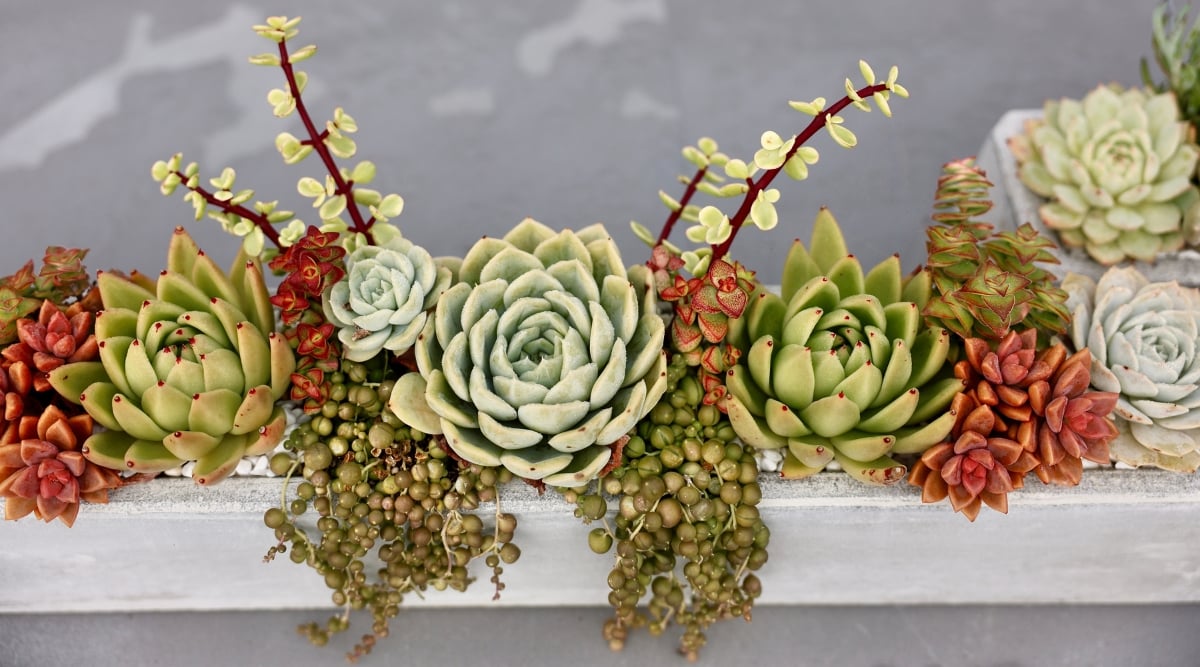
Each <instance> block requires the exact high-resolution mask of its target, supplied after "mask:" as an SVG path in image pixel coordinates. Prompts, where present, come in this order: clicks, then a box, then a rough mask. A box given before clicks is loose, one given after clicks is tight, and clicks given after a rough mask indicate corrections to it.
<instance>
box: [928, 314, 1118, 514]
mask: <svg viewBox="0 0 1200 667" xmlns="http://www.w3.org/2000/svg"><path fill="white" fill-rule="evenodd" d="M1037 333H1038V332H1037V330H1036V329H1027V330H1025V331H1024V332H1022V333H1017V332H1016V331H1010V332H1009V333H1008V335H1006V336H1005V337H1004V338H1003V339H1002V340H1001V341H1000V342H999V343H996V344H995V345H994V349H993V345H992V344H990V343H989V342H988V341H986V340H983V339H982V338H968V339H966V340H965V341H964V352H965V354H964V355H963V356H964V357H965V358H964V359H961V360H960V361H958V362H957V363H956V364H955V365H954V375H955V377H958V378H960V379H962V380H963V382H964V384H965V386H966V389H965V390H964V391H963V392H962V393H960V394H958V395H957V396H955V397H954V400H953V401H952V402H951V404H950V409H951V412H953V413H954V415H955V421H954V428H953V429H951V431H950V436H951V437H950V439H949V440H948V441H947V442H944V443H941V444H939V445H936V446H934V447H931V448H930V449H928V450H926V452H925V453H924V454H923V455H922V456H921V459H920V460H919V461H917V463H916V465H914V466H913V469H912V474H910V475H909V477H908V482H909V484H912V485H913V486H919V487H921V499H922V500H923V501H924V502H927V503H935V502H939V501H941V500H944V499H945V498H946V497H947V496H949V498H950V502H951V504H952V505H953V507H954V511H956V512H962V513H963V515H964V516H966V517H967V518H968V519H970V520H971V521H974V520H975V517H976V516H978V514H979V510H980V508H981V507H982V505H984V504H986V505H987V506H989V507H991V508H992V509H994V510H996V511H997V512H1001V513H1006V514H1007V513H1008V495H1007V494H1008V492H1009V491H1012V490H1013V489H1019V488H1022V487H1023V486H1024V480H1025V476H1026V474H1028V473H1030V472H1033V473H1034V474H1035V475H1037V477H1038V479H1040V480H1042V482H1044V483H1047V484H1049V483H1055V484H1064V485H1069V486H1073V485H1076V484H1079V481H1080V479H1081V478H1082V476H1083V459H1088V460H1090V461H1095V462H1098V463H1101V462H1105V463H1106V462H1107V461H1108V443H1109V441H1110V440H1111V439H1112V437H1113V436H1114V435H1115V434H1116V429H1115V428H1114V427H1113V424H1112V422H1111V421H1110V420H1109V419H1108V415H1109V413H1110V412H1111V411H1112V409H1113V406H1114V405H1116V402H1117V395H1116V394H1113V393H1108V392H1099V391H1089V390H1088V384H1089V379H1090V373H1089V371H1088V367H1089V366H1090V364H1091V355H1090V354H1089V352H1088V351H1087V350H1086V349H1084V350H1080V351H1079V352H1076V353H1075V354H1073V355H1070V356H1067V348H1066V346H1064V345H1062V344H1061V343H1059V344H1055V345H1051V346H1050V347H1048V348H1046V349H1044V350H1041V351H1040V352H1039V351H1038V349H1037Z"/></svg>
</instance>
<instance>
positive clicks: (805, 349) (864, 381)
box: [726, 209, 962, 484]
mask: <svg viewBox="0 0 1200 667" xmlns="http://www.w3.org/2000/svg"><path fill="white" fill-rule="evenodd" d="M929 298H930V283H929V280H928V277H927V274H924V273H918V274H915V275H914V276H913V277H912V278H910V279H909V280H907V281H906V280H904V279H903V277H902V274H901V270H900V259H899V258H898V257H895V256H893V257H890V258H888V259H887V260H884V261H883V262H882V263H881V264H879V265H878V266H876V267H875V268H873V269H872V270H871V271H869V272H867V273H866V274H864V273H863V269H862V265H861V264H860V263H859V261H858V258H857V257H855V256H854V255H851V254H849V253H848V252H847V251H846V244H845V241H844V240H843V238H842V233H841V229H840V228H839V227H838V224H837V221H836V220H835V219H834V218H833V216H832V215H831V214H830V213H829V212H828V211H827V210H824V209H823V210H822V211H821V213H820V215H818V216H817V220H816V222H815V223H814V225H813V233H812V241H811V243H810V244H809V247H808V248H805V246H804V244H803V243H801V242H799V241H797V242H796V243H794V244H793V245H792V249H791V252H789V254H788V258H787V260H786V263H785V264H784V271H783V289H782V295H781V296H776V295H774V294H769V293H766V292H763V293H760V294H758V295H757V297H756V299H755V301H754V303H752V304H751V305H750V306H749V308H748V309H747V312H746V315H745V318H744V322H745V327H746V331H745V334H746V336H747V337H748V339H749V340H750V341H752V343H751V345H750V348H749V350H748V352H747V353H746V354H745V356H744V357H742V359H741V362H740V363H739V364H738V365H737V366H735V367H734V368H733V369H731V370H730V371H729V377H728V379H727V382H726V384H727V386H728V387H729V398H728V402H727V404H726V407H727V409H728V411H729V419H730V422H731V423H732V425H733V428H734V430H735V431H737V434H738V436H739V437H740V438H741V439H742V440H743V441H744V442H746V443H747V444H749V445H752V446H754V447H758V448H762V449H781V448H786V449H787V454H786V458H785V462H784V467H783V474H784V476H785V477H806V476H808V475H811V474H814V473H816V472H819V471H821V470H823V469H824V468H825V467H826V466H827V465H828V464H829V463H831V462H833V461H837V462H838V463H839V464H840V465H841V467H842V469H843V470H845V471H846V472H847V473H849V474H851V475H852V476H854V477H855V478H856V479H859V480H861V481H864V482H868V483H874V484H891V483H894V482H897V481H899V480H901V479H903V478H904V475H905V473H906V472H907V468H906V467H905V466H904V465H903V464H901V463H900V462H899V461H897V460H896V459H894V458H892V456H891V455H892V454H919V453H921V452H923V451H924V450H925V449H927V448H928V447H930V446H932V445H934V444H937V443H938V442H940V441H941V440H942V438H944V437H945V436H946V434H947V433H949V432H950V428H951V425H952V424H953V423H954V415H953V414H951V413H950V412H949V411H948V408H949V406H950V401H951V400H952V399H953V398H954V396H955V394H957V393H958V392H959V391H960V390H961V389H962V382H961V381H960V380H959V379H956V378H952V377H943V376H942V368H943V366H944V365H945V362H946V356H947V354H949V352H950V347H951V341H950V334H949V332H947V331H946V330H945V329H942V328H941V327H931V326H928V325H926V323H925V320H924V318H922V316H921V310H922V308H923V307H924V306H925V304H927V303H928V302H929Z"/></svg>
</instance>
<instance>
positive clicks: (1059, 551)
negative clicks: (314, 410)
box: [0, 470, 1200, 613]
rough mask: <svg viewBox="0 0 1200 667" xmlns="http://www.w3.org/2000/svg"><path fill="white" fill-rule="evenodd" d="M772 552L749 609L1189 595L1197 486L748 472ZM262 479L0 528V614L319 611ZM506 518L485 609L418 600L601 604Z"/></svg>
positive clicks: (159, 491) (1184, 480)
mask: <svg viewBox="0 0 1200 667" xmlns="http://www.w3.org/2000/svg"><path fill="white" fill-rule="evenodd" d="M762 484H763V496H764V499H763V501H762V504H761V506H760V507H761V509H762V511H763V515H764V517H765V518H766V520H767V522H768V525H769V526H770V527H771V530H772V540H771V546H770V553H771V560H770V562H769V563H768V564H767V566H766V567H765V568H764V569H763V570H762V572H761V573H760V575H761V577H762V579H763V582H764V588H765V594H764V596H763V599H762V603H764V604H951V603H975V604H989V603H1002V604H1010V603H1011V604H1024V603H1081V602H1082V603H1162V602H1200V521H1197V520H1196V517H1197V516H1200V477H1198V476H1196V475H1178V474H1174V473H1166V472H1161V471H1149V470H1138V471H1117V470H1101V471H1091V472H1089V473H1088V474H1087V475H1085V476H1084V481H1083V484H1082V485H1081V486H1080V487H1078V488H1074V489H1061V488H1055V487H1043V486H1041V485H1040V484H1038V483H1037V482H1036V480H1035V481H1034V484H1033V485H1032V486H1030V487H1029V488H1026V489H1023V490H1021V491H1018V492H1016V493H1014V494H1012V495H1011V496H1010V503H1011V508H1010V513H1009V515H1008V516H1002V515H999V514H996V513H994V512H990V511H989V510H987V509H986V508H985V510H984V512H983V513H982V514H981V515H980V518H979V520H978V521H976V522H975V524H970V523H969V522H968V521H967V520H966V519H964V518H963V517H962V516H960V515H957V514H954V513H953V512H951V511H950V509H949V507H948V506H947V505H944V504H939V505H922V504H921V502H920V498H919V495H918V493H917V491H916V490H915V489H912V488H909V487H907V486H898V487H893V488H875V487H867V486H864V485H862V484H859V483H857V482H854V481H853V480H851V479H849V478H847V477H846V476H845V475H841V474H832V473H830V474H822V475H818V476H816V477H815V478H813V479H809V480H805V481H797V482H785V481H782V480H779V479H776V478H774V477H771V478H767V477H766V476H764V478H763V480H762ZM280 485H281V482H280V481H279V480H276V479H238V478H235V479H230V480H227V481H226V482H224V483H222V484H221V485H220V486H218V487H216V488H214V489H204V488H200V487H197V486H196V485H195V484H194V483H192V482H191V481H190V480H156V481H154V482H151V483H148V484H144V485H140V486H134V487H130V488H126V489H122V490H121V491H119V492H117V493H114V494H113V498H112V501H111V502H110V503H109V504H108V505H89V506H86V507H85V508H84V509H83V511H82V512H81V513H80V516H79V519H78V521H77V522H76V524H75V527H74V528H72V529H66V528H65V527H63V526H61V525H59V524H51V525H45V524H42V523H41V522H35V521H32V520H29V519H26V520H23V521H20V522H2V523H0V544H3V545H4V546H3V548H2V550H0V572H4V575H5V585H4V586H3V587H0V613H28V612H84V611H151V610H216V609H222V610H238V609H297V608H313V607H323V606H328V604H329V602H328V600H329V598H328V593H327V591H326V589H325V588H324V586H323V584H322V582H321V581H320V579H319V578H318V577H317V576H316V575H315V573H313V572H312V571H311V570H309V569H308V568H307V567H304V566H298V565H294V564H292V563H291V562H290V561H288V560H287V559H286V558H280V559H278V560H277V561H276V562H274V563H270V564H264V563H262V556H263V554H264V553H265V552H266V550H267V548H269V547H270V546H271V544H272V543H273V536H272V535H271V533H270V531H269V530H268V529H267V528H266V527H265V526H263V524H262V514H263V512H264V511H265V510H266V508H268V507H270V506H272V505H274V504H277V503H278V502H279V492H280V488H281V486H280ZM501 502H502V503H503V505H504V509H505V511H511V512H514V513H515V514H517V516H518V518H519V521H520V525H519V527H518V530H517V539H516V541H517V543H518V544H519V545H520V546H521V549H522V557H521V560H520V561H518V562H517V563H516V564H514V565H511V566H508V567H506V568H505V574H504V578H505V581H506V583H507V588H506V590H505V591H504V594H503V597H502V599H501V600H500V601H499V602H495V603H494V602H492V601H491V596H492V590H491V589H490V587H489V584H488V582H487V575H486V574H483V572H484V570H482V569H480V570H478V571H476V573H475V574H476V575H483V576H482V577H481V580H480V581H477V582H476V583H475V585H473V586H472V587H471V590H469V591H468V592H467V593H466V594H460V593H432V594H431V595H430V596H429V598H428V599H427V600H425V601H419V600H417V599H416V598H415V597H411V598H410V599H409V600H407V601H406V603H416V604H424V605H428V606H445V607H462V606H494V605H501V606H558V605H575V606H578V605H604V604H605V596H606V591H607V589H606V587H605V578H606V576H607V573H608V568H609V566H610V563H611V561H610V557H608V556H597V555H595V554H593V553H592V552H591V551H589V550H588V547H587V543H586V532H587V530H588V528H587V527H585V526H583V525H582V524H581V523H580V522H579V521H578V520H576V519H575V518H574V517H573V516H572V515H571V508H570V507H569V506H568V505H567V504H566V503H564V502H562V501H561V500H560V499H559V498H558V497H557V496H556V495H553V494H547V495H546V496H545V497H542V498H538V497H537V495H536V493H535V492H534V491H533V490H532V489H530V488H529V487H527V486H525V485H523V484H513V485H510V486H509V487H507V488H506V489H505V491H504V493H503V494H502V496H501Z"/></svg>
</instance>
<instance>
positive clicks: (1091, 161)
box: [1009, 86, 1200, 265]
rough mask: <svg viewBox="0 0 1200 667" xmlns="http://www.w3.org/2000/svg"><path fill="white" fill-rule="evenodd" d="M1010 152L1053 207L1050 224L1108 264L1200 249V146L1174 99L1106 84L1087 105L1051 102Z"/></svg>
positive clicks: (1047, 216) (1044, 210)
mask: <svg viewBox="0 0 1200 667" xmlns="http://www.w3.org/2000/svg"><path fill="white" fill-rule="evenodd" d="M1009 145H1010V147H1011V148H1012V151H1013V154H1014V155H1015V156H1016V158H1017V161H1018V162H1019V163H1020V168H1019V170H1018V174H1019V176H1020V178H1021V181H1022V182H1023V183H1024V184H1025V185H1026V186H1028V187H1029V189H1030V190H1033V191H1034V192H1035V193H1037V194H1038V195H1040V196H1042V197H1045V198H1047V199H1049V200H1051V201H1050V202H1049V203H1047V204H1045V205H1044V206H1042V207H1041V208H1040V209H1039V214H1040V215H1041V218H1042V221H1043V222H1045V223H1046V225H1047V226H1048V227H1050V228H1051V229H1054V230H1055V231H1057V232H1058V234H1059V237H1060V238H1061V239H1062V241H1063V243H1065V244H1066V245H1068V246H1074V247H1083V248H1084V249H1085V250H1086V251H1087V253H1088V254H1089V255H1091V256H1092V258H1093V259H1095V260H1096V261H1097V262H1099V263H1100V264H1104V265H1109V264H1116V263H1118V262H1122V261H1125V260H1127V259H1129V258H1133V259H1139V260H1144V261H1153V260H1154V258H1155V257H1156V256H1158V255H1159V254H1160V253H1164V252H1169V251H1175V250H1179V249H1181V248H1183V247H1184V245H1185V244H1195V243H1196V242H1197V240H1198V239H1197V238H1196V237H1197V231H1198V230H1197V227H1198V225H1200V191H1198V190H1197V188H1196V186H1195V185H1193V183H1192V179H1193V177H1194V174H1195V172H1196V163H1197V159H1198V158H1200V148H1198V147H1197V146H1196V144H1195V140H1194V137H1193V136H1192V131H1191V130H1190V129H1189V126H1188V125H1187V123H1184V122H1183V121H1182V120H1181V119H1180V117H1179V108H1178V107H1177V106H1176V104H1175V97H1174V96H1173V95H1172V94H1170V93H1164V94H1161V95H1148V94H1147V93H1146V92H1145V91H1143V90H1140V89H1130V90H1126V91H1123V92H1122V91H1118V90H1114V89H1113V88H1111V87H1108V86H1101V87H1099V88H1097V89H1095V90H1093V91H1092V92H1091V93H1089V94H1088V95H1087V96H1086V97H1084V99H1083V100H1082V101H1077V100H1069V99H1063V100H1057V101H1055V100H1051V101H1049V102H1046V105H1045V113H1044V115H1043V119H1042V120H1039V121H1031V122H1030V124H1029V126H1028V128H1027V130H1026V133H1025V134H1023V135H1020V136H1017V137H1013V138H1012V139H1011V140H1010V142H1009Z"/></svg>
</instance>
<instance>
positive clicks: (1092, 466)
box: [1083, 459, 1108, 470]
mask: <svg viewBox="0 0 1200 667" xmlns="http://www.w3.org/2000/svg"><path fill="white" fill-rule="evenodd" d="M1105 467H1108V466H1105ZM1083 469H1084V470H1099V469H1100V464H1099V463H1096V462H1095V461H1089V460H1087V459H1084V460H1083Z"/></svg>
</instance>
